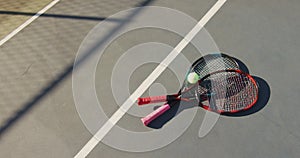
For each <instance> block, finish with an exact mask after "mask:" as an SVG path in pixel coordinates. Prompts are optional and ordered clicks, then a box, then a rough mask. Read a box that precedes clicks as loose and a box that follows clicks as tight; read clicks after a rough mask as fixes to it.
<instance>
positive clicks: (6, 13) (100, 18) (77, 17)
mask: <svg viewBox="0 0 300 158" xmlns="http://www.w3.org/2000/svg"><path fill="white" fill-rule="evenodd" d="M1 14H3V15H4V14H5V15H22V16H35V15H38V16H40V17H46V18H61V19H76V20H91V21H102V20H107V21H112V22H119V21H122V20H121V19H111V18H108V19H106V17H94V16H81V15H64V14H50V13H46V14H38V13H33V12H17V11H5V10H0V15H1Z"/></svg>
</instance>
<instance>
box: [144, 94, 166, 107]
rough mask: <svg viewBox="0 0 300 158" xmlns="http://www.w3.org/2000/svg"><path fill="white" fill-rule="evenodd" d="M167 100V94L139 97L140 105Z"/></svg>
mask: <svg viewBox="0 0 300 158" xmlns="http://www.w3.org/2000/svg"><path fill="white" fill-rule="evenodd" d="M165 101H167V96H165V95H164V96H153V97H146V98H138V105H144V104H150V103H159V102H165Z"/></svg>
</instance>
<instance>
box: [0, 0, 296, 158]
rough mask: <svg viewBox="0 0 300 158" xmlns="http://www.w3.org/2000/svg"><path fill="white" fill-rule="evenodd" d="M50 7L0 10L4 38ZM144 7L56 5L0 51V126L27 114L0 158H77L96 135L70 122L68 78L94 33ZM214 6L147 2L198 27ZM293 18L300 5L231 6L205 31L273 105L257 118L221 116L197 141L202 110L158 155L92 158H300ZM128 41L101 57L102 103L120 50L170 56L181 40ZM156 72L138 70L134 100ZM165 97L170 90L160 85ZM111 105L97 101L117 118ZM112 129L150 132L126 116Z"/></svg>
mask: <svg viewBox="0 0 300 158" xmlns="http://www.w3.org/2000/svg"><path fill="white" fill-rule="evenodd" d="M25 2H26V3H25ZM49 2H50V1H47V0H43V1H39V3H36V2H33V1H24V4H23V3H21V1H9V2H7V1H6V2H5V1H2V0H0V25H1V29H0V37H2V38H3V37H4V36H5V35H6V34H8V33H9V32H11V31H12V30H13V29H14V28H16V27H17V26H18V25H20V24H22V23H23V22H24V21H25V20H26V19H28V18H30V17H31V16H32V14H28V13H34V12H37V11H39V10H40V9H42V8H43V7H44V6H45V5H47V4H48V3H49ZM143 2H144V1H142V0H120V1H109V0H86V1H81V0H62V1H60V2H59V3H58V4H56V5H55V6H54V7H53V8H51V9H50V10H48V11H47V12H46V13H45V14H44V15H42V16H41V17H39V18H38V19H37V20H36V21H34V22H33V23H31V24H30V25H29V26H27V27H26V28H25V29H24V30H22V31H21V32H20V33H18V34H17V35H16V36H15V37H13V38H12V39H11V40H9V41H8V42H6V43H5V44H3V45H2V46H1V47H0V54H1V55H0V64H1V65H0V81H1V82H0V100H1V101H0V125H1V126H2V125H5V124H7V120H8V119H9V118H12V117H14V116H15V115H16V111H19V110H20V109H22V108H24V106H30V107H31V108H30V109H31V110H29V111H27V112H26V113H25V115H24V117H21V118H20V119H17V121H14V123H12V124H10V126H9V128H7V130H5V131H4V132H3V133H1V135H0V157H8V158H9V157H12V158H15V157H16V158H18V157H20V158H21V157H22V158H23V157H45V158H48V157H49V158H50V157H63V158H64V157H66V158H67V157H73V156H74V155H76V154H77V153H78V151H79V150H80V149H81V148H82V147H83V146H84V145H85V144H86V142H87V141H88V140H89V139H90V138H91V137H92V135H91V134H90V133H89V132H88V130H87V129H86V128H85V126H84V125H83V123H82V121H81V120H80V118H79V116H78V113H77V112H76V109H75V105H74V101H73V96H72V80H71V75H72V74H71V72H70V71H69V69H68V68H70V67H71V66H72V64H73V61H74V59H75V55H76V53H77V51H78V49H79V46H80V44H81V42H82V41H83V39H84V37H85V36H86V35H87V33H88V32H89V31H90V30H91V28H93V27H94V26H95V25H97V24H98V23H99V22H101V20H103V19H105V18H106V17H108V16H110V15H113V14H114V13H117V12H119V11H122V10H125V9H129V8H132V7H136V6H139V5H140V4H142V3H143ZM215 2H216V1H209V0H200V1H199V0H187V1H177V0H176V1H173V0H153V1H149V3H148V5H154V6H164V7H169V8H173V9H177V10H179V11H182V12H185V13H187V14H188V15H190V16H192V17H193V18H195V19H196V20H200V19H201V18H202V16H203V15H204V14H205V13H206V12H207V11H208V10H209V9H210V8H211V7H212V5H213V4H215ZM18 8H21V9H18ZM299 9H300V2H299V1H296V0H288V1H285V2H283V1H280V0H272V1H269V0H260V1H258V0H255V1H247V0H240V1H237V0H228V1H227V2H226V3H225V5H224V6H223V7H222V8H221V9H220V10H219V11H218V12H217V14H216V15H215V16H214V17H213V18H212V19H211V20H210V21H209V22H208V23H207V25H206V26H205V28H206V29H207V30H208V31H209V33H210V34H211V35H212V37H213V38H214V40H215V41H216V43H217V44H218V46H219V48H220V50H221V51H223V52H227V53H228V54H230V55H232V56H234V57H236V58H238V59H240V60H241V61H243V62H244V63H245V64H246V65H247V67H248V69H249V71H250V73H251V74H253V75H255V76H258V77H260V78H262V79H263V80H264V81H266V83H267V84H268V85H269V87H270V89H271V94H270V99H269V101H268V103H267V105H266V106H265V107H264V108H263V109H262V110H260V111H259V112H257V113H254V114H252V115H248V116H243V117H228V116H222V117H221V118H220V119H219V120H218V123H217V124H216V125H215V126H214V128H213V130H212V131H211V132H210V133H209V134H208V135H207V136H206V137H204V138H198V129H199V126H200V124H201V121H198V120H202V119H203V114H204V113H205V112H204V111H201V110H200V111H199V112H198V113H197V116H196V118H195V120H194V121H193V122H192V124H191V126H190V127H189V128H188V130H187V131H186V132H185V133H184V134H183V135H182V136H181V137H180V138H178V139H177V140H176V141H174V142H173V143H171V144H170V145H168V146H166V147H164V148H162V149H158V150H155V151H151V152H145V153H131V152H124V151H120V150H116V149H114V148H111V147H109V146H107V145H105V144H103V143H101V142H100V143H99V144H98V145H97V146H96V147H95V149H94V150H93V151H92V152H91V153H90V154H89V156H88V157H91V158H94V157H104V158H110V157H113V158H121V157H122V158H135V157H145V158H150V157H165V158H174V157H175V158H181V157H187V158H196V157H207V158H215V157H226V158H227V157H228V158H229V157H230V158H242V157H255V158H256V157H257V158H261V157H273V158H281V157H291V158H297V157H300V152H299V150H300V132H299V131H300V117H299V116H298V111H300V108H299V107H300V106H299V101H298V99H299V97H300V86H299V84H298V77H299V73H300V71H299V67H300V64H299V62H298V59H299V58H300V54H299V52H298V51H299V49H300V46H299V44H298V41H299V37H300V33H299V31H298V28H299V25H300V22H299V20H297V19H298V17H299V16H300V12H299ZM12 12H13V13H14V14H12ZM8 13H10V14H8ZM16 14H17V15H16ZM118 22H119V21H118V20H117V19H116V20H112V23H118ZM149 32H151V33H149ZM140 34H143V36H139V35H140ZM124 37H127V38H125V39H122V38H121V39H118V40H119V41H118V42H117V44H116V45H112V46H111V48H109V49H110V51H107V52H105V54H104V55H103V58H102V59H103V61H102V62H103V64H102V66H101V67H98V68H97V76H96V78H97V81H98V82H96V86H97V87H99V88H98V89H97V91H98V93H99V94H101V93H105V90H106V88H107V87H105V86H106V85H108V84H109V82H108V80H107V79H108V77H107V76H104V75H101V74H103V73H105V74H110V73H111V70H112V67H113V64H112V63H113V62H108V61H116V60H117V59H118V58H119V57H120V56H121V55H122V51H123V50H126V49H128V48H130V47H132V46H134V45H136V44H138V43H141V41H152V40H156V41H158V42H164V43H168V44H169V45H171V46H176V44H178V42H179V41H180V40H181V38H180V37H179V36H177V35H175V34H171V33H168V32H161V31H159V30H150V29H148V30H147V29H144V30H138V31H137V32H134V33H132V34H129V35H128V36H124ZM194 51H195V49H194V48H193V47H192V46H188V47H187V48H186V49H184V50H183V52H182V53H183V54H185V55H187V56H188V58H189V59H190V60H191V61H193V59H194V58H197V56H195V54H196V53H193V52H194ZM154 67H155V65H151V64H149V65H144V67H143V68H141V70H147V71H146V73H145V72H143V71H141V70H137V72H136V75H135V76H133V78H132V81H131V82H130V85H131V88H132V89H131V91H133V90H134V89H135V88H136V87H137V86H138V84H140V83H141V82H142V80H143V79H144V78H145V76H146V75H148V74H149V73H150V72H151V70H153V69H154ZM170 75H172V74H171V73H170V72H169V71H166V72H165V73H163V74H162V76H161V77H159V78H158V80H157V81H160V82H161V83H166V80H167V77H168V76H170ZM166 87H171V86H169V85H168V84H167V83H166ZM168 91H170V92H174V91H176V89H168ZM266 97H267V96H266ZM111 100H112V96H111V95H109V94H107V96H105V98H104V99H103V100H101V101H102V103H103V104H104V105H107V106H105V107H104V108H105V111H106V112H107V115H108V116H110V115H112V114H113V112H114V111H116V110H117V108H118V107H117V106H112V105H111ZM118 124H119V125H120V126H123V127H125V126H126V128H128V129H130V130H134V131H147V130H151V129H148V128H145V127H143V126H142V125H141V124H140V122H139V118H131V116H127V115H125V116H124V118H123V119H121V120H120V122H119V123H118ZM128 143H130V142H128Z"/></svg>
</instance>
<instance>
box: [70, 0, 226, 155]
mask: <svg viewBox="0 0 300 158" xmlns="http://www.w3.org/2000/svg"><path fill="white" fill-rule="evenodd" d="M225 2H226V0H219V1H217V2H216V4H215V5H214V6H213V7H212V8H211V9H210V10H209V11H208V12H207V13H206V14H205V15H204V16H203V17H202V19H201V20H200V21H199V22H198V23H197V24H196V26H194V28H193V29H192V30H191V31H190V32H189V33H188V34H187V35H186V36H185V38H184V39H182V40H181V41H180V42H179V44H178V45H177V46H176V47H175V48H174V49H173V50H172V51H171V53H170V54H169V55H168V56H167V57H166V58H165V59H164V60H163V61H162V62H161V63H160V64H159V65H158V66H157V67H156V68H155V70H154V71H153V72H152V73H151V74H150V75H149V76H148V77H147V78H146V80H145V81H144V82H143V83H142V84H141V85H140V86H139V87H138V88H137V89H136V90H135V91H134V92H133V93H132V95H131V96H130V97H129V98H128V99H127V100H126V101H125V102H124V103H123V104H122V106H121V107H120V108H119V109H118V110H117V111H116V112H115V113H114V114H113V115H112V116H111V118H110V119H109V120H108V121H107V122H106V123H105V124H104V125H103V126H102V127H101V128H100V129H99V130H98V132H97V133H96V134H95V135H94V136H93V137H92V138H91V139H90V140H89V141H88V142H87V143H86V145H85V146H84V147H83V148H82V149H81V150H80V151H79V152H78V153H77V154H76V155H75V157H74V158H84V157H86V156H87V155H88V154H89V153H90V152H91V151H92V150H93V149H94V147H95V146H96V145H97V144H98V143H99V142H100V141H101V140H102V139H103V138H104V136H105V135H106V134H107V133H108V132H109V131H110V130H111V129H112V128H113V126H114V125H115V124H116V123H117V122H118V121H119V120H120V119H121V118H122V117H123V115H124V114H125V113H126V112H127V111H128V110H129V109H130V107H131V106H132V105H133V104H134V103H135V101H136V99H137V98H138V97H140V96H141V95H142V94H143V93H144V92H145V91H146V90H147V89H148V88H149V86H150V85H151V84H152V83H153V82H154V81H155V80H156V79H157V78H158V77H159V76H160V74H161V73H162V72H163V71H164V70H165V69H166V68H167V66H168V65H169V64H170V63H171V62H172V61H173V60H174V59H175V58H176V56H177V55H178V54H179V53H180V52H181V51H182V50H183V49H184V48H185V47H186V46H187V45H188V44H189V43H190V42H191V40H192V39H193V38H194V37H195V36H196V34H197V33H198V32H199V31H200V30H201V29H202V28H203V26H204V25H206V23H207V22H208V21H209V20H210V19H211V18H212V17H213V16H214V15H215V14H216V13H217V11H218V10H219V9H220V8H221V7H222V6H223V4H224V3H225Z"/></svg>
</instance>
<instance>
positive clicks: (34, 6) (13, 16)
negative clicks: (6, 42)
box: [0, 0, 52, 39]
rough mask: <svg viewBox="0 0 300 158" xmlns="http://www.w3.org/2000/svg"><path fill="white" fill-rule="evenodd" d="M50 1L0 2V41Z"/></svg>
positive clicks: (12, 0) (11, 0) (4, 0)
mask: <svg viewBox="0 0 300 158" xmlns="http://www.w3.org/2000/svg"><path fill="white" fill-rule="evenodd" d="M51 1H52V0H38V1H36V0H10V1H6V0H0V25H1V29H0V39H2V38H3V37H5V36H6V35H7V34H9V33H10V32H12V31H13V30H14V29H15V28H17V27H18V26H20V25H21V24H22V23H24V22H25V21H26V20H28V19H29V18H30V17H31V16H30V15H31V14H32V13H37V12H38V11H40V10H41V9H42V8H44V7H45V6H46V5H47V4H49V3H50V2H51Z"/></svg>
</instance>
